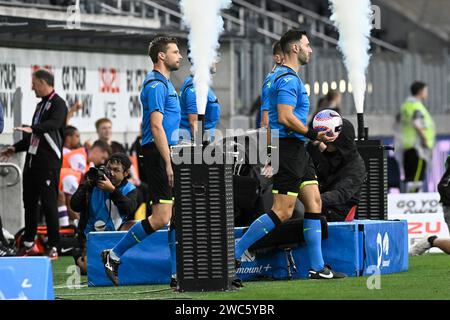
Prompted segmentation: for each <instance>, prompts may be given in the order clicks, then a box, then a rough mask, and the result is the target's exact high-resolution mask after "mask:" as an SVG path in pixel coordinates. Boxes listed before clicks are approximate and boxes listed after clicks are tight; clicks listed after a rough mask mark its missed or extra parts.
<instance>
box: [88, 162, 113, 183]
mask: <svg viewBox="0 0 450 320" xmlns="http://www.w3.org/2000/svg"><path fill="white" fill-rule="evenodd" d="M86 177H87V179H88V180H89V181H90V182H91V183H92V184H93V185H96V184H97V183H98V182H99V181H105V180H106V179H105V177H108V179H111V173H110V171H109V170H108V168H106V166H100V167H98V168H95V167H93V168H90V169H89V171H88V172H87V174H86Z"/></svg>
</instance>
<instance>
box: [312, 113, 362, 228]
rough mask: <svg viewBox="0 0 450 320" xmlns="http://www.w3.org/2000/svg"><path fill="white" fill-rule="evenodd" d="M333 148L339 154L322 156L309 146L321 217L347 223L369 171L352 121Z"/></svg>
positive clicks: (346, 124)
mask: <svg viewBox="0 0 450 320" xmlns="http://www.w3.org/2000/svg"><path fill="white" fill-rule="evenodd" d="M334 145H335V146H336V148H337V151H336V152H327V151H324V152H323V153H321V152H318V151H317V147H315V146H312V144H309V145H308V151H310V155H311V158H312V160H313V162H314V165H315V167H316V173H317V178H318V181H319V189H320V195H321V199H322V213H324V214H325V215H326V216H327V217H330V216H336V219H333V220H344V219H345V217H346V216H347V214H348V212H349V211H350V209H351V208H352V207H353V206H354V205H357V204H358V203H359V199H360V192H361V188H362V186H363V183H364V180H365V178H366V167H365V165H364V160H363V159H362V158H361V156H360V155H359V152H358V150H357V148H356V143H355V129H354V127H353V125H352V124H351V122H350V121H348V120H346V119H343V126H342V131H341V133H340V134H339V137H338V138H337V139H336V141H335V142H334ZM330 213H331V215H330Z"/></svg>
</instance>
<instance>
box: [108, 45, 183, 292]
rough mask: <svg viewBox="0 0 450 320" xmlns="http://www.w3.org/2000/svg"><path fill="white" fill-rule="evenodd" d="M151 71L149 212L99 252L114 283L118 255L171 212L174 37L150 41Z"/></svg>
mask: <svg viewBox="0 0 450 320" xmlns="http://www.w3.org/2000/svg"><path fill="white" fill-rule="evenodd" d="M149 56H150V58H151V59H152V62H153V71H152V72H150V73H149V74H148V75H147V77H146V78H145V80H144V84H143V86H142V91H141V103H142V106H143V119H142V151H143V155H144V166H145V170H146V174H147V179H148V181H149V189H150V200H151V202H150V203H151V205H152V215H151V216H150V217H149V218H148V219H144V220H142V221H139V222H137V223H136V224H135V225H134V226H133V227H132V228H131V229H130V230H129V231H128V233H127V234H126V235H125V236H124V237H123V238H122V240H120V242H119V243H118V244H117V245H116V246H115V247H114V248H113V249H109V250H105V251H103V252H102V258H103V263H104V267H105V272H106V274H107V276H108V277H109V278H110V280H111V281H112V282H113V283H114V285H118V284H119V278H118V271H119V265H120V258H121V257H122V255H123V254H124V253H125V252H126V251H127V250H128V249H130V248H131V247H133V246H134V245H136V244H137V243H139V242H141V241H143V240H144V239H145V238H146V237H147V236H148V235H150V234H152V233H153V232H155V231H156V230H158V229H161V228H162V227H164V226H165V225H167V224H168V223H169V221H170V218H171V216H172V206H173V200H172V188H173V182H174V177H173V169H172V161H171V158H170V146H172V145H175V144H177V143H178V138H179V136H178V134H179V133H178V129H179V126H180V117H181V116H180V112H181V110H180V102H179V99H178V94H177V92H176V90H175V88H174V86H173V85H172V83H171V82H170V80H169V78H170V74H171V72H172V71H176V70H178V69H179V68H180V61H181V59H182V56H181V54H180V50H179V49H178V42H177V40H176V39H175V38H168V37H156V38H155V39H153V41H152V42H151V43H150V46H149Z"/></svg>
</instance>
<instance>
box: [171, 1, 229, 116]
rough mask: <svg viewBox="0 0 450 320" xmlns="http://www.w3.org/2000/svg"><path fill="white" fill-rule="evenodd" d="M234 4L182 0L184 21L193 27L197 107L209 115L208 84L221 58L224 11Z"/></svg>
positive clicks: (193, 67)
mask: <svg viewBox="0 0 450 320" xmlns="http://www.w3.org/2000/svg"><path fill="white" fill-rule="evenodd" d="M230 5H231V0H181V2H180V7H181V13H182V14H183V21H184V23H185V24H186V26H187V27H188V28H189V49H190V50H191V56H190V57H191V60H192V64H193V65H192V69H191V71H192V72H193V73H194V86H195V89H196V94H197V110H198V113H199V114H205V109H206V101H207V96H208V87H209V85H210V84H211V74H210V68H211V65H212V64H213V63H214V62H215V61H216V60H217V50H218V49H219V35H220V33H221V32H222V31H223V19H222V16H221V15H220V10H222V9H225V8H227V7H229V6H230Z"/></svg>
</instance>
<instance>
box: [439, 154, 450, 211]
mask: <svg viewBox="0 0 450 320" xmlns="http://www.w3.org/2000/svg"><path fill="white" fill-rule="evenodd" d="M445 168H446V170H445V173H444V175H443V176H442V178H441V181H439V184H438V191H439V195H440V196H441V202H442V204H444V205H445V206H450V156H448V157H447V161H446V162H445Z"/></svg>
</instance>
